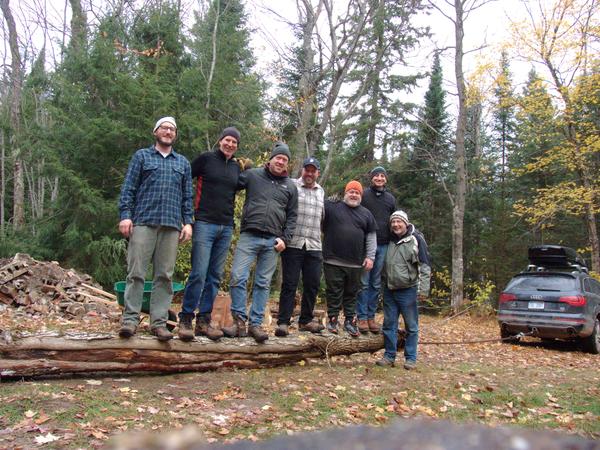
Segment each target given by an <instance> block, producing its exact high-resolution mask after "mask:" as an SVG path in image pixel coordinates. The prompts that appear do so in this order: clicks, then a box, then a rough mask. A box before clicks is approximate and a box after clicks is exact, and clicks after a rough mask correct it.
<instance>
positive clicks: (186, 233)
mask: <svg viewBox="0 0 600 450" xmlns="http://www.w3.org/2000/svg"><path fill="white" fill-rule="evenodd" d="M191 237H192V225H191V224H189V223H188V224H187V225H184V226H183V228H182V229H181V233H179V242H181V243H182V244H183V243H184V242H187V241H189V240H190V239H191Z"/></svg>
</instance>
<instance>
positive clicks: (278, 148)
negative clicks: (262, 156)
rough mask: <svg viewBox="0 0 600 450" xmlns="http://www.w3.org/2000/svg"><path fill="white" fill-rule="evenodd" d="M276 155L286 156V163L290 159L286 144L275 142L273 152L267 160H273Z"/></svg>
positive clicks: (290, 155)
mask: <svg viewBox="0 0 600 450" xmlns="http://www.w3.org/2000/svg"><path fill="white" fill-rule="evenodd" d="M277 155H285V156H287V158H288V161H289V160H291V159H292V154H291V153H290V148H289V147H288V146H287V144H284V143H283V142H275V145H274V146H273V150H271V156H269V159H273V158H274V157H275V156H277Z"/></svg>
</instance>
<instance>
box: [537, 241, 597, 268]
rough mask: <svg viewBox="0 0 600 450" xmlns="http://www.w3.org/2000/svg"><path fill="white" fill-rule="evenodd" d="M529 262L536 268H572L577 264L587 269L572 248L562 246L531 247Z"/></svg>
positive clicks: (583, 261)
mask: <svg viewBox="0 0 600 450" xmlns="http://www.w3.org/2000/svg"><path fill="white" fill-rule="evenodd" d="M529 262H530V263H531V264H534V265H536V266H545V267H571V266H572V265H574V264H576V265H579V266H583V267H585V266H586V264H585V260H584V259H583V258H582V257H581V256H579V255H578V254H577V252H576V251H575V250H573V249H572V248H570V247H563V246H562V245H536V246H535V247H529Z"/></svg>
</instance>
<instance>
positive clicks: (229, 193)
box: [192, 148, 241, 226]
mask: <svg viewBox="0 0 600 450" xmlns="http://www.w3.org/2000/svg"><path fill="white" fill-rule="evenodd" d="M240 172H241V169H240V165H239V164H238V162H237V160H236V159H235V158H230V159H229V160H228V159H227V158H225V155H224V154H223V152H222V151H221V150H219V149H218V148H217V149H215V150H211V151H208V152H204V153H202V154H200V155H199V156H198V157H196V158H195V159H194V160H193V161H192V178H196V198H195V201H194V210H195V211H194V217H195V218H196V220H201V221H203V222H208V223H212V224H217V225H229V226H232V225H233V209H234V202H235V193H236V190H237V185H238V178H239V176H240Z"/></svg>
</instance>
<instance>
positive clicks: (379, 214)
mask: <svg viewBox="0 0 600 450" xmlns="http://www.w3.org/2000/svg"><path fill="white" fill-rule="evenodd" d="M360 204H361V205H362V206H364V207H365V208H367V209H368V210H369V211H371V214H373V217H375V222H376V223H377V245H385V244H387V243H389V242H390V236H391V235H390V231H389V230H390V227H389V221H390V216H391V215H392V213H393V212H394V211H396V199H395V198H394V196H393V195H392V194H391V193H390V192H389V191H388V190H387V189H385V188H384V189H382V190H377V189H375V188H374V187H373V186H370V187H369V188H367V189H365V192H364V193H363V195H362V199H361V202H360Z"/></svg>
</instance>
